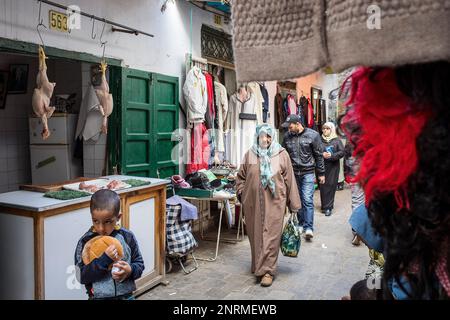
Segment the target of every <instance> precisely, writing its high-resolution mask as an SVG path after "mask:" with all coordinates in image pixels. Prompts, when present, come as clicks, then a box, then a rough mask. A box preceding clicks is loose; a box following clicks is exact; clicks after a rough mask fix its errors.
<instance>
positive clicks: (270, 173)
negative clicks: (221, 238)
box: [236, 124, 300, 287]
mask: <svg viewBox="0 0 450 320" xmlns="http://www.w3.org/2000/svg"><path fill="white" fill-rule="evenodd" d="M236 192H237V196H238V198H239V200H240V202H241V204H242V208H243V212H244V214H245V223H246V228H247V234H248V238H249V241H250V248H251V253H252V266H251V271H252V273H254V274H255V276H256V277H258V278H259V277H261V280H260V281H261V285H262V286H265V287H267V286H270V285H271V284H272V281H273V277H274V275H275V273H276V267H277V260H278V252H279V251H280V241H281V233H282V229H283V221H284V214H285V212H286V206H287V207H288V208H289V209H290V210H291V212H297V211H298V210H299V209H300V197H299V193H298V190H297V184H296V183H295V176H294V171H293V169H292V164H291V159H290V158H289V154H288V153H287V151H286V150H285V149H284V148H283V147H281V145H280V144H279V143H278V142H277V140H276V134H275V130H274V129H273V128H272V127H271V126H269V125H268V124H263V125H260V126H258V127H257V128H256V134H255V138H254V144H253V146H252V147H251V149H250V150H248V151H247V153H246V154H245V156H244V159H243V162H242V164H241V166H240V169H239V173H238V175H237V179H236Z"/></svg>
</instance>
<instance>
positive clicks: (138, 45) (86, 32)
mask: <svg viewBox="0 0 450 320" xmlns="http://www.w3.org/2000/svg"><path fill="white" fill-rule="evenodd" d="M163 2H164V1H163V0H130V1H126V2H124V1H122V0H96V1H92V0H59V1H58V3H60V4H62V5H66V6H67V5H78V6H79V7H80V9H81V11H84V12H86V13H90V14H94V15H96V16H99V17H106V18H107V19H108V20H112V21H114V22H118V23H120V24H123V25H127V26H129V27H134V28H136V29H138V30H141V31H144V32H147V33H151V34H153V35H154V38H151V37H148V36H144V35H139V36H135V35H132V34H126V33H121V32H112V31H111V26H110V25H107V26H106V27H105V32H104V34H103V40H106V41H108V43H107V45H106V51H105V55H106V56H107V57H111V58H116V59H120V60H123V63H122V64H123V66H128V67H130V68H134V69H140V70H145V71H152V72H158V73H163V74H166V75H171V76H176V77H180V81H181V80H183V79H182V77H181V76H182V74H183V71H184V62H185V54H186V53H187V52H189V51H190V47H191V41H190V11H191V8H192V20H193V25H192V53H193V55H194V56H200V55H201V46H200V29H201V25H202V23H204V24H208V25H213V26H214V20H213V14H212V13H209V12H206V11H204V10H201V9H199V8H197V7H195V6H193V5H191V4H189V3H188V2H186V1H182V0H177V1H175V3H174V4H172V3H170V2H169V3H168V5H167V9H166V10H165V11H164V12H163V13H162V12H161V10H160V8H161V5H162V3H163ZM0 8H1V10H0V37H4V38H9V39H15V40H21V41H26V42H32V43H40V40H39V37H38V34H37V32H36V24H37V19H38V12H39V5H38V3H37V1H30V0H0ZM48 10H57V11H62V10H61V9H55V8H53V7H50V6H48V5H46V4H42V12H41V17H42V18H43V19H44V24H45V25H48ZM102 27H103V23H102V22H98V21H96V22H95V28H94V30H95V32H94V33H96V34H97V38H96V39H95V40H92V39H91V29H92V22H91V20H90V19H88V18H86V17H82V18H81V29H79V30H73V31H72V32H71V33H70V34H68V33H61V32H58V31H55V30H49V29H43V31H42V37H43V39H44V42H45V44H46V45H47V46H51V47H57V48H60V49H65V50H70V51H76V52H86V53H90V54H94V55H97V56H101V55H102V49H101V47H100V41H99V37H100V34H101V31H102ZM216 27H217V26H216ZM223 27H224V28H225V29H224V30H225V31H226V32H229V26H227V25H224V26H223Z"/></svg>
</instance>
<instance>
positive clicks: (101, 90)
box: [95, 61, 113, 134]
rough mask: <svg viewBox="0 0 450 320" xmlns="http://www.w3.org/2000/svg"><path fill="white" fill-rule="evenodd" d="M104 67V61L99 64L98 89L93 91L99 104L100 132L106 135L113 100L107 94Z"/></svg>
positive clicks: (107, 88) (110, 95) (105, 65)
mask: <svg viewBox="0 0 450 320" xmlns="http://www.w3.org/2000/svg"><path fill="white" fill-rule="evenodd" d="M106 67H107V64H106V62H105V61H102V62H101V63H100V70H101V72H102V82H101V84H100V86H99V87H98V89H95V93H96V94H97V97H98V100H99V102H100V106H99V110H100V113H101V114H102V116H103V123H102V132H103V133H104V134H106V133H108V117H109V116H110V115H111V112H112V110H113V98H112V94H110V93H109V86H108V82H107V81H106Z"/></svg>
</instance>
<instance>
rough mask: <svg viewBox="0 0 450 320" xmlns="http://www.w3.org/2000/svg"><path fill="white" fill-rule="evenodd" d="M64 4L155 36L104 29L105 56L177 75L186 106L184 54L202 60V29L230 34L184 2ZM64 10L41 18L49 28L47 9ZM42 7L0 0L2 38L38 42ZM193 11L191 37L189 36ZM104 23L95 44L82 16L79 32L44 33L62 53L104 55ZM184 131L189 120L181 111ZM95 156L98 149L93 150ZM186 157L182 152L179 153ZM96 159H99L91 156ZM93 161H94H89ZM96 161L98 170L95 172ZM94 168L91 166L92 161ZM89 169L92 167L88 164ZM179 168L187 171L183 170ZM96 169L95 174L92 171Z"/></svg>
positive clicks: (80, 0)
mask: <svg viewBox="0 0 450 320" xmlns="http://www.w3.org/2000/svg"><path fill="white" fill-rule="evenodd" d="M57 2H58V3H59V4H62V5H66V6H68V5H78V6H79V7H80V9H81V11H83V12H86V13H89V14H93V15H96V16H98V17H105V18H107V19H108V20H111V21H114V22H117V23H120V24H123V25H126V26H129V27H133V28H136V29H138V30H141V31H144V32H147V33H151V34H153V35H154V38H151V37H148V36H144V35H138V36H135V35H132V34H126V33H120V32H112V31H111V26H110V25H106V27H105V31H104V34H103V40H104V41H108V43H107V45H106V50H105V56H107V57H111V58H115V59H119V60H122V66H126V67H130V68H134V69H140V70H144V71H150V72H157V73H162V74H165V75H170V76H175V77H178V78H179V81H180V91H179V94H180V102H181V104H182V105H184V99H183V95H182V86H183V83H184V79H185V76H184V75H185V54H186V53H188V52H190V51H191V48H192V54H193V56H198V57H200V56H201V37H200V34H201V26H202V24H206V25H210V26H213V27H215V28H219V29H220V28H222V29H223V30H224V31H225V32H227V33H230V25H225V24H223V25H222V26H221V27H220V26H217V25H215V24H214V15H213V14H212V13H209V12H206V11H204V10H201V9H199V8H197V7H195V6H193V5H192V4H190V3H188V2H187V1H184V0H176V1H175V3H173V4H172V3H170V2H169V3H168V5H167V9H166V10H165V11H164V12H161V5H162V4H163V3H164V0H130V1H126V2H125V1H121V0H96V1H92V0H58V1H57ZM49 10H56V11H62V10H61V9H57V8H53V7H50V6H48V5H46V4H42V9H41V17H42V18H43V19H44V24H45V25H48V11H49ZM38 13H39V4H38V3H37V1H30V0H0V37H3V38H8V39H13V40H20V41H25V42H31V43H37V44H39V43H40V39H39V37H38V34H37V32H36V24H37V20H38ZM191 13H192V36H191ZM102 27H103V23H102V22H98V21H96V22H95V27H94V33H96V34H97V38H96V39H95V40H92V39H91V29H92V21H91V19H89V18H86V17H82V18H81V29H79V30H72V32H71V33H70V34H68V33H61V32H58V31H55V30H49V29H42V30H43V31H42V37H43V40H44V43H45V45H47V46H50V47H57V48H60V49H64V50H69V51H76V52H86V53H90V54H93V55H96V56H99V57H100V56H101V55H102V48H101V47H100V40H99V38H100V34H101V31H102ZM179 124H180V127H184V126H185V119H184V116H183V114H182V113H181V112H180V122H179ZM94 152H95V151H94ZM181 154H182V153H180V155H181ZM93 160H95V157H94V158H93ZM91 162H92V161H91ZM95 162H96V163H97V164H98V165H97V167H98V166H99V164H100V161H94V172H87V173H92V174H96V173H98V172H97V171H98V170H95V168H96V165H95ZM90 164H91V163H90ZM90 164H89V168H91V167H92V166H90ZM180 169H183V167H181V168H180ZM91 171H92V170H91Z"/></svg>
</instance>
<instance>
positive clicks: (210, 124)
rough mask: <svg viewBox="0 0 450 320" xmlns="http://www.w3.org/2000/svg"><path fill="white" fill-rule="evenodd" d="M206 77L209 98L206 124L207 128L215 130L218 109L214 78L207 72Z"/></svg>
mask: <svg viewBox="0 0 450 320" xmlns="http://www.w3.org/2000/svg"><path fill="white" fill-rule="evenodd" d="M203 75H204V76H205V81H206V92H207V96H208V103H207V106H208V107H207V108H206V113H205V124H206V128H208V129H213V128H214V119H215V118H216V107H215V101H214V88H213V79H212V76H211V75H210V74H209V73H207V72H205V73H204V74H203Z"/></svg>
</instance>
